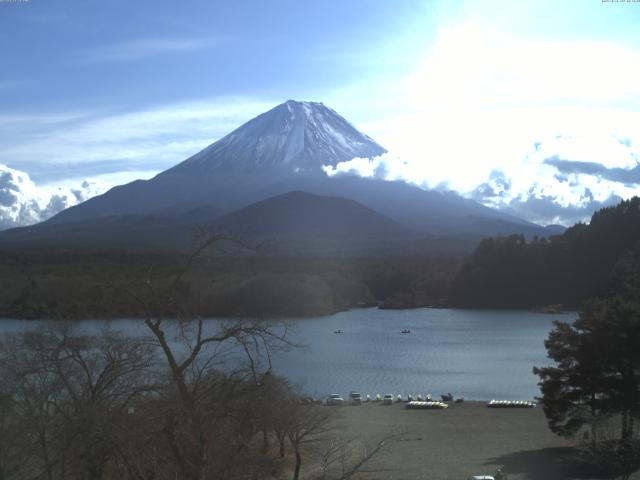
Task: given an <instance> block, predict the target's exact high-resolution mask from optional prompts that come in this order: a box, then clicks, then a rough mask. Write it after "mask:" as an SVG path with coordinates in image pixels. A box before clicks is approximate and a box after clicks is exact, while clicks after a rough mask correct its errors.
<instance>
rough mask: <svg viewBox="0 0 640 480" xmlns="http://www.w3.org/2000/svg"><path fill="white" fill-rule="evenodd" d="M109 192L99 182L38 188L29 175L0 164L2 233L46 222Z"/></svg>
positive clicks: (102, 183) (105, 186)
mask: <svg viewBox="0 0 640 480" xmlns="http://www.w3.org/2000/svg"><path fill="white" fill-rule="evenodd" d="M107 188H108V185H107V184H105V183H104V182H102V181H100V180H96V179H93V180H85V181H82V182H80V183H78V184H77V185H72V186H69V185H67V186H38V185H36V184H35V183H34V182H33V181H32V180H31V178H30V177H29V175H28V174H27V173H25V172H21V171H19V170H15V169H13V168H9V167H7V166H5V165H2V164H0V230H4V229H7V228H13V227H20V226H24V225H31V224H33V223H37V222H40V221H43V220H46V219H47V218H49V217H51V216H53V215H55V214H56V213H58V212H60V211H62V210H64V209H65V208H67V207H70V206H72V205H76V204H78V203H80V202H83V201H85V200H87V199H88V198H90V197H93V196H95V195H98V194H100V193H103V192H104V191H106V190H107Z"/></svg>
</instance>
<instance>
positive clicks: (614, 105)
mask: <svg viewBox="0 0 640 480" xmlns="http://www.w3.org/2000/svg"><path fill="white" fill-rule="evenodd" d="M473 5H476V3H475V2H474V3H473ZM472 8H473V9H475V10H478V8H476V7H475V6H474V7H472ZM529 10H530V9H528V10H526V11H522V12H520V13H521V14H522V16H523V18H528V16H529V14H530V13H532V12H531V11H529ZM486 11H487V12H492V15H479V14H470V15H466V16H465V17H464V18H463V20H462V21H459V22H457V23H452V24H449V25H446V24H445V26H443V27H442V28H440V30H439V31H438V33H437V35H436V38H435V40H434V42H433V43H432V44H430V45H429V46H428V48H427V49H426V50H425V51H424V53H423V55H422V59H421V60H419V61H418V67H417V68H416V69H415V71H413V72H412V73H411V74H409V75H408V76H404V77H400V76H399V77H397V78H396V79H395V90H394V91H393V90H390V88H389V85H390V83H391V82H390V81H387V82H386V84H385V85H384V86H381V87H380V89H379V91H378V92H377V94H371V92H368V95H367V98H368V99H371V102H373V103H376V104H377V103H378V100H377V98H378V97H384V99H383V100H382V101H381V103H380V105H384V106H385V108H386V109H387V111H388V112H390V113H389V114H388V115H375V116H374V115H369V118H368V119H366V121H365V122H361V123H360V126H361V127H362V128H363V130H364V131H365V132H366V133H367V134H369V135H371V136H372V137H373V138H375V139H376V140H377V141H378V142H380V143H381V144H382V145H383V146H385V148H387V149H388V150H389V151H390V152H392V154H393V157H395V158H396V159H402V161H399V160H396V161H390V160H383V161H382V163H383V165H380V164H379V161H378V160H375V161H374V163H372V164H367V163H362V161H358V162H356V163H357V164H352V165H341V166H338V167H337V169H336V172H338V171H346V170H351V171H353V172H360V174H364V175H371V172H372V171H376V172H379V171H381V170H384V171H385V172H386V173H385V175H386V176H388V177H392V178H393V177H396V178H397V177H399V178H403V179H405V180H407V181H410V182H413V183H416V184H418V185H425V186H428V187H443V186H445V187H446V188H450V189H452V190H456V191H458V192H460V193H462V194H464V195H467V196H470V197H474V198H477V199H478V200H481V201H483V202H484V203H486V204H487V205H489V206H493V207H496V208H502V209H505V210H507V209H513V208H515V207H519V208H520V207H522V208H521V209H520V210H519V212H514V213H519V214H521V215H522V216H524V217H525V218H528V219H530V220H535V221H540V222H542V223H552V222H558V221H561V222H564V223H571V222H572V221H574V220H575V219H576V218H578V216H580V219H583V218H585V217H588V216H590V214H591V213H592V209H593V208H597V207H598V206H599V205H602V204H605V203H606V202H608V201H610V199H612V198H628V197H629V196H633V195H640V185H637V184H633V183H628V184H625V183H624V182H620V181H618V182H614V181H611V179H607V178H604V177H606V176H603V175H589V174H587V173H585V172H583V173H572V174H568V175H567V174H564V175H559V173H560V172H559V170H558V168H556V167H555V166H553V165H550V164H547V163H545V159H547V158H551V157H557V158H560V159H564V160H568V161H574V162H588V163H593V164H599V165H602V166H603V167H606V168H614V169H626V170H630V171H631V170H632V169H634V168H636V166H637V165H638V162H640V131H639V130H638V128H637V125H640V49H639V48H638V47H637V46H634V45H633V44H623V43H621V42H618V43H616V42H614V41H612V40H593V38H596V37H593V38H592V39H591V40H588V41H587V40H582V39H580V38H578V37H575V36H574V37H573V38H570V36H569V35H564V36H558V37H556V38H553V37H552V36H550V35H547V37H548V38H543V39H541V38H539V37H535V36H527V34H521V33H517V32H513V31H509V30H507V29H506V28H505V27H504V25H508V24H509V22H503V23H504V25H501V26H500V28H496V25H497V24H499V22H498V21H496V20H495V19H494V18H493V13H495V12H494V9H490V8H489V9H486ZM475 13H477V12H475ZM533 13H535V12H533ZM525 14H526V15H525ZM534 33H535V32H534ZM343 90H344V89H343ZM344 91H345V92H346V91H347V90H344ZM354 92H355V90H354V91H351V92H350V95H351V96H353V95H354ZM337 98H339V99H341V100H343V101H344V102H345V103H346V104H349V103H352V101H351V100H350V98H349V96H348V95H341V94H340V92H338V93H337ZM390 99H393V101H394V102H395V107H393V108H388V107H387V106H388V105H389V104H390V103H394V102H390V101H389V100H390ZM353 102H356V100H354V101H353ZM355 104H357V103H354V105H355ZM375 108H376V107H375V106H373V105H372V106H369V107H368V110H369V111H370V112H374V111H375ZM376 117H377V118H376ZM536 146H537V148H536ZM390 157H391V155H390ZM336 172H333V173H336ZM494 172H500V173H501V175H502V176H503V177H504V178H506V179H507V181H508V182H509V190H508V192H503V193H502V194H501V195H495V196H493V197H489V196H481V197H478V196H477V194H478V191H477V189H478V187H485V188H487V187H488V184H489V183H491V181H492V174H493V173H494ZM619 173H621V170H617V171H616V174H619ZM622 173H624V171H622ZM494 177H495V175H494ZM493 180H494V183H495V178H494V179H493ZM536 199H537V200H544V207H545V209H544V214H543V213H542V211H541V212H540V213H539V214H537V213H535V214H534V212H533V211H529V210H525V209H524V206H523V204H524V203H526V202H529V203H531V202H533V200H536ZM553 205H555V206H556V207H557V209H556V214H553V212H552V210H553V209H552V208H551V207H553ZM570 207H571V208H573V210H571V211H570V212H569V210H570ZM589 209H591V210H589Z"/></svg>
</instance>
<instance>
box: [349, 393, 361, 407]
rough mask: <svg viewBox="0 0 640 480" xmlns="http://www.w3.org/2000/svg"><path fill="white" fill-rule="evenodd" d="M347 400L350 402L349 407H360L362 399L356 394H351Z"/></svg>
mask: <svg viewBox="0 0 640 480" xmlns="http://www.w3.org/2000/svg"><path fill="white" fill-rule="evenodd" d="M349 399H350V401H351V405H362V397H361V396H360V393H358V392H351V393H350V394H349Z"/></svg>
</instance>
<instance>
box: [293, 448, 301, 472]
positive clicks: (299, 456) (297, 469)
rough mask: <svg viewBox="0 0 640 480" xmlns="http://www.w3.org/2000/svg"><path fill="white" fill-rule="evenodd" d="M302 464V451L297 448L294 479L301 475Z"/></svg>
mask: <svg viewBox="0 0 640 480" xmlns="http://www.w3.org/2000/svg"><path fill="white" fill-rule="evenodd" d="M301 466H302V455H300V451H299V450H298V449H297V448H296V468H295V470H294V471H293V480H298V478H299V477H300V467H301Z"/></svg>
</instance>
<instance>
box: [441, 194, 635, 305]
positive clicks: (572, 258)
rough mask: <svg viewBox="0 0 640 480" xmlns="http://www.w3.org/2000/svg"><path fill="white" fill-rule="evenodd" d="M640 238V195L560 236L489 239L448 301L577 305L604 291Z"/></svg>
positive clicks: (458, 278)
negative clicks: (616, 268) (615, 271)
mask: <svg viewBox="0 0 640 480" xmlns="http://www.w3.org/2000/svg"><path fill="white" fill-rule="evenodd" d="M638 242H640V198H638V197H634V198H632V199H630V200H626V201H622V202H621V203H620V204H618V205H616V206H614V207H609V208H604V209H602V210H600V211H598V212H596V213H595V214H594V215H593V217H592V219H591V222H590V224H589V225H585V224H577V225H575V226H573V227H571V228H569V229H568V230H567V231H566V232H565V233H564V234H563V235H558V236H554V237H551V238H550V239H545V238H542V239H540V238H534V239H532V240H527V239H525V237H524V236H522V235H512V236H508V237H497V238H487V239H485V240H483V241H482V242H481V243H480V245H479V246H478V248H477V249H476V251H475V252H474V254H473V255H472V256H471V257H470V258H469V259H468V260H467V261H466V262H465V263H464V264H463V266H462V267H461V269H460V271H459V272H458V274H457V276H456V278H455V280H454V281H453V284H452V289H451V293H450V298H451V300H452V303H453V304H455V305H458V306H465V307H486V308H532V307H539V306H545V305H550V304H562V305H565V306H566V307H569V308H577V307H578V306H579V305H580V303H581V302H582V301H583V300H585V299H586V298H589V297H591V296H595V295H600V294H602V293H603V292H604V291H605V290H606V288H607V284H608V282H609V280H610V276H611V274H612V272H613V270H614V267H615V265H616V262H617V261H618V259H619V258H620V257H621V256H622V255H623V254H624V253H625V252H626V251H628V250H629V249H632V248H634V247H635V245H636V244H638Z"/></svg>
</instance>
